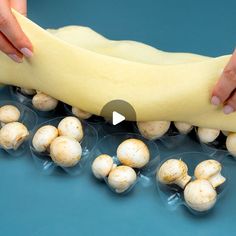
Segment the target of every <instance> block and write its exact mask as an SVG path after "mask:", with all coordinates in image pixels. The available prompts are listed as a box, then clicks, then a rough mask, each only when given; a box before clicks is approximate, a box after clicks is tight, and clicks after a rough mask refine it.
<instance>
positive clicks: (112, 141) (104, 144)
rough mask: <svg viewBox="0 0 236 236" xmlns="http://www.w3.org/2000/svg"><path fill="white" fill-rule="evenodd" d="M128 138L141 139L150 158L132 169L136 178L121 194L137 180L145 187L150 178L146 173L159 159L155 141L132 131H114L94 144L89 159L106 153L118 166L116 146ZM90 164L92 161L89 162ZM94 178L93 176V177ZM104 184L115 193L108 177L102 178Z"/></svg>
mask: <svg viewBox="0 0 236 236" xmlns="http://www.w3.org/2000/svg"><path fill="white" fill-rule="evenodd" d="M130 138H134V139H139V140H141V141H143V142H144V143H145V144H146V145H147V147H148V149H149V152H150V160H149V162H148V163H147V164H146V165H145V166H144V167H143V168H140V169H134V168H133V169H134V170H135V172H136V174H137V179H136V182H135V183H134V184H133V185H131V186H130V187H129V188H128V189H127V190H126V191H124V192H122V193H121V194H126V193H128V192H129V191H130V190H131V189H132V188H133V187H134V186H135V184H136V183H137V182H141V184H142V185H143V186H144V187H145V186H146V185H147V184H148V183H149V181H150V179H149V177H148V176H146V175H148V173H149V172H150V170H151V169H153V166H157V165H158V163H159V161H160V153H159V149H158V146H157V144H156V143H155V142H153V141H150V140H147V139H145V138H143V137H142V136H141V135H139V134H133V133H115V134H112V135H106V136H104V137H103V138H102V139H101V140H100V141H99V142H98V143H97V145H96V146H95V148H94V151H93V152H92V158H91V160H92V161H94V159H95V158H96V157H98V156H99V155H102V154H107V155H109V156H111V157H112V158H113V162H114V163H115V164H116V165H117V166H119V165H121V163H120V162H119V160H118V158H117V153H116V151H117V148H118V146H119V145H120V144H121V143H122V142H123V141H125V140H127V139H130ZM91 165H92V162H91ZM94 178H95V177H94ZM103 180H104V181H105V182H106V184H107V185H108V186H109V188H110V189H111V190H112V191H113V192H115V193H117V192H116V191H115V190H114V189H113V188H112V187H110V185H109V183H108V177H105V178H104V179H103Z"/></svg>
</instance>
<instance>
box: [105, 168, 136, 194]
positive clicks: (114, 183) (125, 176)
mask: <svg viewBox="0 0 236 236" xmlns="http://www.w3.org/2000/svg"><path fill="white" fill-rule="evenodd" d="M136 179H137V175H136V172H135V171H134V169H133V168H131V167H129V166H124V165H121V166H117V167H115V168H114V169H112V170H111V172H110V173H109V175H108V184H109V185H110V187H111V188H113V189H114V190H115V191H116V192H117V193H122V192H124V191H126V190H127V189H128V188H129V187H131V186H132V185H133V184H134V183H135V181H136Z"/></svg>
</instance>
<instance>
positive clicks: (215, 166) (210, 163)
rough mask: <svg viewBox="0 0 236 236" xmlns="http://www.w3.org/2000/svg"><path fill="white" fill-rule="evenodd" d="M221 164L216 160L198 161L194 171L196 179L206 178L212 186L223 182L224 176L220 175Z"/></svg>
mask: <svg viewBox="0 0 236 236" xmlns="http://www.w3.org/2000/svg"><path fill="white" fill-rule="evenodd" d="M221 169H222V167H221V164H220V163H219V162H218V161H216V160H205V161H202V162H201V163H199V164H198V165H197V166H196V168H195V171H194V175H195V177H196V178H197V179H206V180H208V181H209V182H210V183H211V184H212V186H213V187H214V188H216V187H218V186H219V185H221V184H223V183H224V182H225V180H226V179H225V177H224V176H222V175H221V173H220V172H221Z"/></svg>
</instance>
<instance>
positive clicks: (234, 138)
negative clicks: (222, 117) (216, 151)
mask: <svg viewBox="0 0 236 236" xmlns="http://www.w3.org/2000/svg"><path fill="white" fill-rule="evenodd" d="M226 148H227V150H228V151H229V153H230V154H231V155H232V156H236V133H229V135H228V137H227V138H226Z"/></svg>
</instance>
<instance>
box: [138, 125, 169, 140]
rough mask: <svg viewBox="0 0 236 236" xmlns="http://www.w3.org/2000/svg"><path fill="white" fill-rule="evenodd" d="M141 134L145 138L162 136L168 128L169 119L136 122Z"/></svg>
mask: <svg viewBox="0 0 236 236" xmlns="http://www.w3.org/2000/svg"><path fill="white" fill-rule="evenodd" d="M137 126H138V129H139V132H140V133H141V135H142V136H143V137H145V138H147V139H151V140H153V139H157V138H160V137H162V136H163V135H164V134H165V133H166V132H167V131H168V129H169V128H170V121H145V122H137Z"/></svg>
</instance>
